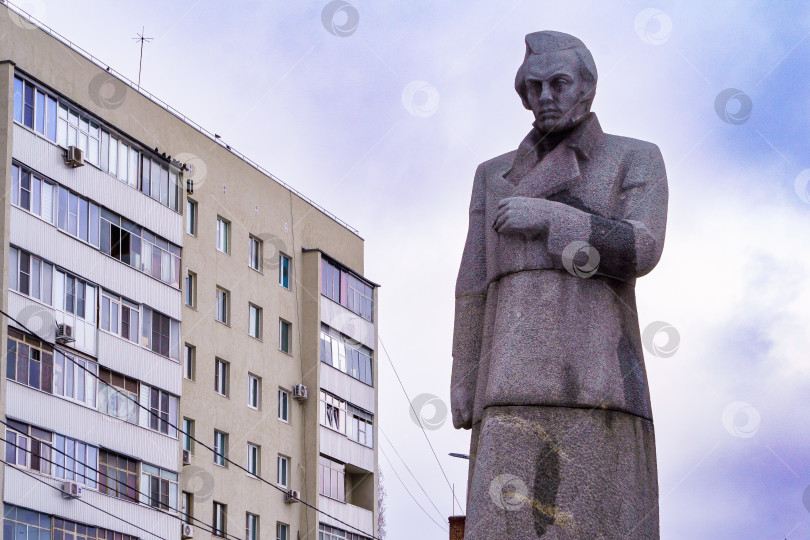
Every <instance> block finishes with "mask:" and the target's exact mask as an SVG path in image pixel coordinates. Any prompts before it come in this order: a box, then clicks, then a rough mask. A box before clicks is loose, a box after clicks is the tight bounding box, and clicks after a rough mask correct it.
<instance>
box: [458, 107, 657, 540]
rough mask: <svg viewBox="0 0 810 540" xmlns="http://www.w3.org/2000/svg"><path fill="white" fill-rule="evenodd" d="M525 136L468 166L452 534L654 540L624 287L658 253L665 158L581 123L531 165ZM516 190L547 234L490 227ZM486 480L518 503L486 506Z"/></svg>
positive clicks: (635, 347) (651, 449)
mask: <svg viewBox="0 0 810 540" xmlns="http://www.w3.org/2000/svg"><path fill="white" fill-rule="evenodd" d="M537 136H538V135H537V133H536V132H533V133H530V134H529V136H527V138H526V139H525V140H524V142H523V143H521V146H520V147H519V148H518V150H516V151H513V152H509V153H507V154H504V155H502V156H499V157H496V158H494V159H492V160H489V161H487V162H485V163H482V164H481V165H479V167H478V170H477V172H476V175H475V180H474V184H473V192H472V199H471V203H470V222H469V232H468V236H467V241H466V244H465V248H464V254H463V257H462V261H461V267H460V270H459V276H458V281H457V284H456V316H455V329H454V339H453V374H452V385H453V387H454V388H458V387H461V386H463V387H465V388H466V389H467V391H468V392H469V393H470V395H474V404H473V418H472V426H471V427H472V441H471V448H470V453H471V460H470V486H469V490H468V517H467V534H466V536H465V538H467V539H475V540H482V539H488V538H493V539H494V538H499V539H500V538H519V539H521V540H523V539H530V538H541V537H542V538H544V539H545V538H657V537H658V507H657V499H658V488H657V473H656V465H655V442H654V441H655V439H654V433H653V425H652V414H651V409H650V397H649V390H648V387H647V377H646V372H645V369H644V360H643V353H642V345H641V336H640V332H639V325H638V316H637V313H636V305H635V288H634V285H635V279H636V278H637V277H639V276H642V275H644V274H646V273H648V272H649V271H650V270H652V269H653V267H654V266H655V265H656V263H657V262H658V260H659V258H660V256H661V252H662V249H663V244H664V234H665V227H666V211H667V181H666V173H665V170H664V163H663V159H662V157H661V153H660V151H659V150H658V147H657V146H655V145H653V144H651V143H647V142H644V141H639V140H635V139H630V138H626V137H619V136H614V135H607V134H605V133H603V132H602V129H601V127H600V125H599V121H598V120H597V118H596V116H595V115H594V114H590V115H589V116H588V117H587V118H586V119H585V120H584V121H583V122H582V123H581V124H580V125H579V126H578V127H577V128H576V129H575V130H574V131H573V132H572V133H571V134H570V135H569V136H568V137H567V138H566V139H564V140H563V141H562V142H560V143H559V144H558V145H557V146H556V147H555V148H554V149H553V150H552V151H551V152H550V153H549V154H548V155H546V156H544V157H543V159H542V160H538V159H537V158H536V157H534V156H535V155H536V154H535V151H534V147H535V145H536V142H537ZM517 196H522V197H539V198H544V199H547V200H548V201H552V204H550V205H549V208H548V212H549V215H548V219H549V227H548V230H547V231H546V232H544V233H543V234H541V235H539V236H536V237H524V236H518V235H506V234H499V233H498V232H497V231H496V230H495V229H494V228H493V223H494V221H495V216H496V212H497V210H498V205H499V203H500V202H501V201H502V200H503V199H505V198H508V197H517ZM576 242H578V244H576ZM583 245H587V246H590V247H589V248H585V249H584V250H581V253H580V255H579V256H577V257H573V258H572V256H571V254H572V253H575V252H576V250H577V248H578V247H581V246H583ZM588 249H592V250H596V253H598V256H599V263H598V266H597V268H596V271H595V273H593V272H592V271H591V270H592V268H591V267H589V266H588V265H587V263H586V262H585V261H584V260H582V258H585V259H587V257H585V255H587V254H588V253H589V252H588ZM572 250H573V251H572ZM591 262H592V261H591ZM572 265H573V268H572ZM578 270H581V271H578ZM457 427H459V426H457ZM465 427H469V426H465ZM593 452H596V453H595V454H594V453H593ZM510 478H511V479H512V482H511V483H509V482H506V480H507V479H510ZM498 485H501V487H504V485H506V487H505V488H504V489H506V491H505V492H504V493H507V495H508V494H509V493H511V494H512V496H517V497H518V498H519V499H520V498H521V497H522V498H523V499H525V501H524V504H522V505H517V506H518V508H516V505H515V504H512V503H514V500H512V499H509V497H508V496H507V499H506V503H505V502H504V499H503V498H500V499H499V498H498V497H497V496H496V495H495V494H496V493H497V491H498V490H497V489H496V487H493V486H498ZM524 487H525V489H524ZM510 489H511V490H512V491H509V490H510ZM502 491H503V490H502ZM515 493H517V494H518V495H515ZM595 493H599V494H600V495H599V497H596V498H595V495H594V494H595ZM501 495H503V494H501ZM597 499H598V501H599V503H598V504H596V503H595V502H594V501H595V500H597ZM510 501H511V502H510ZM524 521H525V523H524Z"/></svg>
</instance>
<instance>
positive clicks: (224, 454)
mask: <svg viewBox="0 0 810 540" xmlns="http://www.w3.org/2000/svg"><path fill="white" fill-rule="evenodd" d="M227 458H228V434H227V433H224V432H222V431H217V430H215V431H214V463H216V464H217V465H219V466H220V467H227V466H228V461H227Z"/></svg>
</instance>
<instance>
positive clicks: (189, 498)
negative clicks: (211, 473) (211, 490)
mask: <svg viewBox="0 0 810 540" xmlns="http://www.w3.org/2000/svg"><path fill="white" fill-rule="evenodd" d="M180 518H181V519H182V520H183V523H189V524H190V523H192V521H193V519H194V494H193V493H189V492H188V491H184V492H183V493H182V494H181V495H180Z"/></svg>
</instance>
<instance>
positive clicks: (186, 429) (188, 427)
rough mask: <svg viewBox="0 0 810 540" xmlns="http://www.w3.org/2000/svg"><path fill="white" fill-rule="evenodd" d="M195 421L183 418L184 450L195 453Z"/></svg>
mask: <svg viewBox="0 0 810 540" xmlns="http://www.w3.org/2000/svg"><path fill="white" fill-rule="evenodd" d="M193 437H194V420H192V419H191V418H183V450H188V451H189V452H194V439H193Z"/></svg>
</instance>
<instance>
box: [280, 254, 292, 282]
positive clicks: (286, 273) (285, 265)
mask: <svg viewBox="0 0 810 540" xmlns="http://www.w3.org/2000/svg"><path fill="white" fill-rule="evenodd" d="M278 284H279V285H281V286H282V287H284V288H285V289H289V288H290V258H289V257H288V256H286V255H284V254H283V253H279V254H278Z"/></svg>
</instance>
